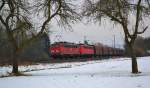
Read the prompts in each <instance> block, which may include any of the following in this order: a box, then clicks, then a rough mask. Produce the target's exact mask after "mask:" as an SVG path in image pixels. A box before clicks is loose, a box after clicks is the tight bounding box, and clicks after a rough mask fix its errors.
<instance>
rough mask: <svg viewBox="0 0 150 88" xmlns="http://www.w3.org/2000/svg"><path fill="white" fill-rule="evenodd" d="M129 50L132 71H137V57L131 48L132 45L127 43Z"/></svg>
mask: <svg viewBox="0 0 150 88" xmlns="http://www.w3.org/2000/svg"><path fill="white" fill-rule="evenodd" d="M129 50H130V51H129V52H130V54H129V55H130V57H131V60H132V73H135V74H136V73H139V71H138V64H137V58H136V55H135V53H134V50H133V45H132V44H129Z"/></svg>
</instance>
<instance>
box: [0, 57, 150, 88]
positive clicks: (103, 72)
mask: <svg viewBox="0 0 150 88" xmlns="http://www.w3.org/2000/svg"><path fill="white" fill-rule="evenodd" d="M138 65H139V70H140V71H141V72H142V73H141V74H137V75H135V74H132V73H131V60H130V59H128V58H120V59H119V58H118V59H113V60H112V59H110V60H102V61H88V62H75V63H57V64H45V65H43V64H39V65H33V66H28V67H24V66H21V67H19V68H20V70H21V71H29V70H32V69H41V70H39V71H30V72H25V74H28V75H29V76H18V77H4V78H0V88H150V68H149V67H150V57H141V58H139V59H138ZM44 69H45V70H44ZM10 71H11V67H0V74H3V75H5V74H6V73H7V72H10Z"/></svg>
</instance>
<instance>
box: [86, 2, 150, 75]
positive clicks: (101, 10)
mask: <svg viewBox="0 0 150 88" xmlns="http://www.w3.org/2000/svg"><path fill="white" fill-rule="evenodd" d="M149 2H150V1H149V0H97V1H94V0H85V3H84V5H83V16H86V17H90V18H92V19H94V20H96V21H101V18H102V17H105V18H110V20H111V21H113V22H115V23H117V24H119V25H121V26H122V29H123V30H122V31H123V32H124V38H125V43H126V45H127V47H128V48H129V51H128V52H129V54H130V57H131V58H132V73H139V71H138V65H137V60H136V56H135V53H134V50H133V46H134V43H135V40H136V38H137V36H138V35H139V34H142V33H144V32H145V31H146V30H147V29H148V26H145V27H144V28H143V29H141V28H142V24H143V23H142V22H143V21H144V20H145V19H146V18H147V17H148V16H149V14H150V5H149ZM131 18H134V20H135V22H131V21H132V20H131ZM131 27H132V28H131Z"/></svg>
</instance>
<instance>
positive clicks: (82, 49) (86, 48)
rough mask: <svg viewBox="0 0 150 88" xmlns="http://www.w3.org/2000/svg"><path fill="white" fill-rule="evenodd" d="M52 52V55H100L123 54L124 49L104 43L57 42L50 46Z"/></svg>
mask: <svg viewBox="0 0 150 88" xmlns="http://www.w3.org/2000/svg"><path fill="white" fill-rule="evenodd" d="M50 53H51V56H52V57H92V56H98V57H100V56H119V55H123V50H122V49H117V48H112V47H108V46H106V45H102V44H96V45H87V44H75V43H68V42H56V43H54V44H52V45H51V46H50Z"/></svg>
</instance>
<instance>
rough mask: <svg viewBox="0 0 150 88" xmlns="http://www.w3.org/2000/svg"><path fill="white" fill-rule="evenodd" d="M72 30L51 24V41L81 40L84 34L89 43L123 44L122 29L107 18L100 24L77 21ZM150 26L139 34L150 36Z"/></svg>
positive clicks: (121, 45)
mask: <svg viewBox="0 0 150 88" xmlns="http://www.w3.org/2000/svg"><path fill="white" fill-rule="evenodd" d="M72 29H73V31H69V30H67V29H62V28H59V27H57V26H53V27H52V28H51V31H54V32H53V33H52V34H51V35H50V38H51V41H52V42H57V41H68V42H75V43H79V42H81V43H82V42H83V41H84V38H85V36H86V40H88V41H89V42H90V43H97V42H100V43H103V44H106V45H109V46H113V45H114V37H115V46H116V47H123V44H124V34H123V30H122V29H121V27H120V26H119V25H114V24H113V23H112V22H110V21H109V20H107V19H106V20H103V21H102V23H101V25H99V24H98V23H92V22H91V23H88V24H84V23H82V22H79V23H77V24H74V25H72ZM149 33H150V28H149V29H148V30H147V31H146V32H145V33H144V34H142V35H141V36H143V37H150V34H149Z"/></svg>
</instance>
